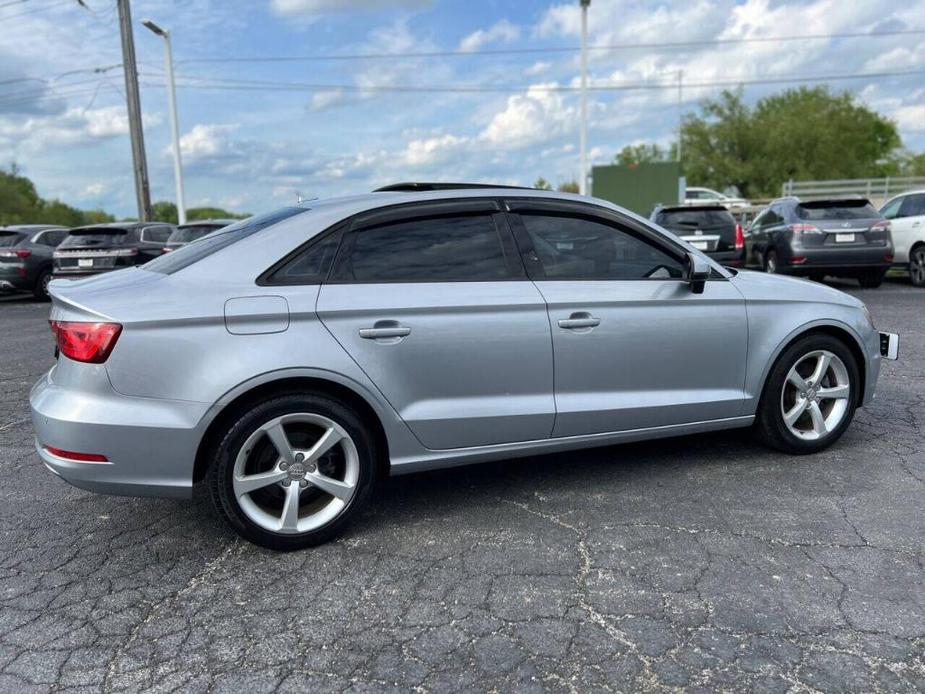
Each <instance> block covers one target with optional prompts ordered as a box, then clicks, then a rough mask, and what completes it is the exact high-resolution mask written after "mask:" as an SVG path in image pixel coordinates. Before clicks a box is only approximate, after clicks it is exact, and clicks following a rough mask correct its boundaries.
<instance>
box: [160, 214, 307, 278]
mask: <svg viewBox="0 0 925 694" xmlns="http://www.w3.org/2000/svg"><path fill="white" fill-rule="evenodd" d="M308 210H309V208H307V207H283V208H282V209H279V210H275V211H273V212H269V213H267V214H263V215H257V216H255V217H248V218H247V219H243V220H241V221H240V222H237V223H235V224H232V225H230V226H227V227H224V228H223V229H221V230H220V231H217V232H216V233H214V234H212V235H211V236H208V237H204V238H201V239H199V240H198V241H194V242H193V243H189V244H187V245H185V246H181V247H180V248H178V249H177V250H175V251H171V252H170V253H165V254H164V255H161V256H158V257H157V258H155V259H154V260H152V261H150V262H147V263H145V265H144V269H145V270H150V271H152V272H162V273H164V274H165V275H169V274H171V273H174V272H177V271H178V270H182V269H183V268H185V267H188V266H189V265H192V264H193V263H196V262H198V261H200V260H202V259H203V258H206V257H208V256H210V255H212V254H213V253H215V252H217V251H220V250H221V249H223V248H225V247H227V246H230V245H231V244H233V243H235V242H237V241H240V240H241V239H246V238H247V237H248V236H251V235H253V234H256V233H257V232H258V231H261V230H262V229H266V228H267V227H269V226H273V225H274V224H278V223H279V222H282V221H283V220H285V219H289V218H290V217H294V216H295V215H297V214H302V213H303V212H308Z"/></svg>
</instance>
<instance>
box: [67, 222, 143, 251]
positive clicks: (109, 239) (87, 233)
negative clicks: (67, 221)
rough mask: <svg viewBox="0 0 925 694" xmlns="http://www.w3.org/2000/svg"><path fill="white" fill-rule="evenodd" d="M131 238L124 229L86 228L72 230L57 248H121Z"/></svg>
mask: <svg viewBox="0 0 925 694" xmlns="http://www.w3.org/2000/svg"><path fill="white" fill-rule="evenodd" d="M130 238H131V236H130V234H129V233H128V230H126V229H119V228H107V227H102V228H100V227H97V228H87V229H73V230H72V231H71V233H70V234H68V236H67V238H66V239H64V241H62V242H61V244H60V245H59V246H58V248H86V247H87V246H121V245H122V244H124V243H126V242H128V241H129V240H130Z"/></svg>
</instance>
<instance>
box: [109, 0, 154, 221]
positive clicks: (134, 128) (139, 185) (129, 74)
mask: <svg viewBox="0 0 925 694" xmlns="http://www.w3.org/2000/svg"><path fill="white" fill-rule="evenodd" d="M116 3H117V5H118V7H119V31H120V33H121V34H122V69H123V70H124V72H125V100H126V101H127V102H128V104H127V105H128V127H129V134H130V135H131V138H132V164H133V166H134V170H135V197H136V198H137V200H138V219H139V221H142V222H146V221H148V220H150V219H151V217H152V216H153V215H152V214H151V193H150V192H149V190H148V162H147V159H146V158H145V137H144V132H143V131H142V129H141V101H140V100H139V97H138V69H137V68H136V67H135V39H134V37H133V36H132V10H131V8H130V7H129V0H116Z"/></svg>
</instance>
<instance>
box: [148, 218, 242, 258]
mask: <svg viewBox="0 0 925 694" xmlns="http://www.w3.org/2000/svg"><path fill="white" fill-rule="evenodd" d="M237 221H240V220H237V219H199V220H197V221H195V222H187V223H186V224H181V225H180V226H178V227H177V228H176V229H174V232H173V233H172V234H171V235H170V238H169V239H167V244H166V245H165V246H164V251H175V250H176V249H178V248H180V247H182V246H185V245H186V244H188V243H190V242H191V241H196V240H197V239H201V238H202V237H203V236H205V235H206V234H211V233H212V232H213V231H217V230H219V229H223V228H224V227H226V226H228V225H229V224H234V223H235V222H237Z"/></svg>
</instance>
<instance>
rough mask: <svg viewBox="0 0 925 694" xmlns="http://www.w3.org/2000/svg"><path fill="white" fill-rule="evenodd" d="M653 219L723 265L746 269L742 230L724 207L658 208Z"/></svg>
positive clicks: (676, 206)
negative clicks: (744, 267)
mask: <svg viewBox="0 0 925 694" xmlns="http://www.w3.org/2000/svg"><path fill="white" fill-rule="evenodd" d="M650 219H651V220H652V221H653V222H655V223H656V224H658V225H659V226H661V227H663V228H665V229H667V230H668V231H671V232H673V233H674V234H676V235H677V236H679V237H681V238H682V239H684V240H685V241H687V242H688V243H689V244H691V245H692V246H693V247H694V248H696V249H697V250H699V251H703V252H704V253H706V254H707V255H708V256H710V257H711V258H713V259H714V260H716V261H717V262H718V263H721V264H722V265H727V266H729V267H742V266H743V265H744V260H745V237H744V234H743V232H742V227H741V225H740V224H739V223H738V222H737V221H736V220H735V217H733V216H732V213H730V212H729V210H728V209H726V208H725V207H724V206H723V205H711V204H704V205H697V204H694V205H658V206H657V207H656V208H655V209H654V210H653V211H652V215H651V217H650Z"/></svg>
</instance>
